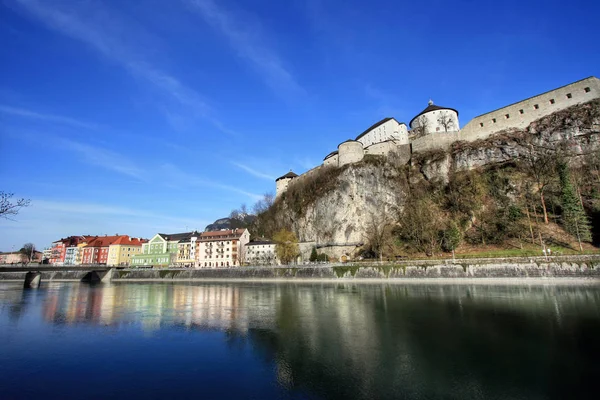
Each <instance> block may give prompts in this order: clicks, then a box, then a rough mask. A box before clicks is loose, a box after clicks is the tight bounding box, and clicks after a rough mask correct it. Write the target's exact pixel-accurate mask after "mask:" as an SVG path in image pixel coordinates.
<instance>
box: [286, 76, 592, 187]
mask: <svg viewBox="0 0 600 400" xmlns="http://www.w3.org/2000/svg"><path fill="white" fill-rule="evenodd" d="M598 98H600V79H598V78H596V77H594V76H591V77H589V78H585V79H582V80H580V81H577V82H573V83H571V84H568V85H565V86H562V87H559V88H557V89H553V90H550V91H548V92H545V93H542V94H539V95H537V96H533V97H530V98H528V99H525V100H521V101H519V102H517V103H513V104H510V105H508V106H505V107H502V108H499V109H497V110H494V111H490V112H487V113H485V114H482V115H479V116H477V117H475V118H473V119H472V120H471V121H469V122H468V123H467V124H466V125H464V126H463V128H462V129H461V128H460V123H459V119H458V111H457V110H455V109H453V108H449V107H442V106H438V105H436V104H433V102H432V101H429V105H428V106H427V107H426V108H425V109H424V110H423V111H421V112H420V113H418V114H417V115H416V116H415V117H414V118H413V119H411V120H410V122H409V126H410V130H409V128H408V127H407V125H406V124H405V123H404V122H398V121H397V120H396V119H395V118H384V119H382V120H381V121H379V122H377V123H376V124H374V125H372V126H370V127H369V128H367V129H366V130H365V131H364V132H362V133H361V134H360V135H358V136H357V137H356V138H355V139H348V140H346V141H345V142H342V143H340V144H339V145H338V147H337V150H335V151H332V152H331V153H329V154H327V156H325V159H324V160H323V164H322V165H319V166H317V167H315V168H313V169H311V170H309V171H307V172H306V173H304V174H303V175H300V176H298V175H297V174H295V173H293V172H292V171H290V172H288V173H287V174H285V175H283V176H281V177H279V178H277V179H276V180H275V182H276V197H278V196H279V195H280V194H281V193H283V192H284V191H285V190H286V189H287V187H288V185H289V184H290V182H292V181H293V180H294V179H298V178H301V177H302V176H304V175H307V174H310V173H313V172H315V171H317V170H319V169H320V168H322V167H327V166H333V167H341V166H344V165H346V164H352V163H356V162H359V161H361V160H362V159H363V158H364V156H365V155H367V154H374V155H388V154H389V153H391V152H395V153H396V154H398V155H399V156H400V157H402V158H403V159H406V162H408V161H409V160H410V157H411V154H412V153H415V152H423V151H427V150H434V149H447V148H448V147H450V145H451V144H452V143H454V142H456V141H468V142H472V141H475V140H479V139H485V138H488V137H490V136H492V135H494V134H495V133H497V132H500V131H504V130H506V129H511V128H516V129H523V128H526V127H527V126H528V125H529V124H530V123H532V122H533V121H535V120H537V119H539V118H542V117H544V116H546V115H549V114H552V113H554V112H556V111H560V110H563V109H565V108H568V107H571V106H574V105H576V104H580V103H587V102H589V101H591V100H593V99H598Z"/></svg>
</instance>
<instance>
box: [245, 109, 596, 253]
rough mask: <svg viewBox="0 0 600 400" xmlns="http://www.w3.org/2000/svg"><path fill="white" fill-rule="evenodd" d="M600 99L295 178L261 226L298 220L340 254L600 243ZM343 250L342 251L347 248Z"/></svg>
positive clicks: (306, 234)
mask: <svg viewBox="0 0 600 400" xmlns="http://www.w3.org/2000/svg"><path fill="white" fill-rule="evenodd" d="M599 138H600V101H598V100H596V101H593V102H590V103H586V104H582V105H577V106H574V107H571V108H569V109H566V110H563V111H560V112H557V113H554V114H552V115H549V116H547V117H544V118H542V119H539V120H537V121H535V122H533V123H532V124H531V125H529V126H528V127H527V128H526V129H523V130H516V129H513V130H509V131H504V132H500V133H497V134H495V135H494V136H493V137H490V138H488V139H486V140H479V141H476V142H456V143H454V144H453V145H452V146H451V148H450V149H448V150H435V151H429V152H426V153H425V152H424V153H413V155H412V158H411V160H410V162H409V163H408V164H403V163H402V162H401V161H400V159H399V157H396V156H395V155H394V154H392V155H390V156H389V157H383V156H367V157H365V159H364V160H363V161H361V162H360V163H356V164H350V165H346V166H344V167H342V168H336V167H321V168H319V169H316V170H314V171H312V172H311V173H310V174H308V175H306V176H302V177H300V178H297V179H296V180H294V181H292V183H291V184H290V186H289V188H288V190H287V191H286V192H285V193H283V194H282V195H281V196H280V197H279V198H277V199H276V200H275V201H272V202H271V204H269V205H268V207H266V208H264V209H263V210H261V211H260V212H259V213H258V216H257V218H256V219H255V220H254V221H253V222H252V225H251V230H252V231H253V232H252V233H253V234H254V235H255V236H264V237H273V235H274V234H275V233H276V232H279V231H281V230H289V231H291V232H294V233H295V235H296V236H297V237H298V239H299V240H300V241H314V242H316V245H317V246H318V247H319V248H322V249H323V250H324V251H327V252H329V253H330V255H331V256H333V257H338V256H339V254H338V253H339V252H343V253H345V254H348V255H350V256H351V257H366V258H378V259H395V258H398V257H405V256H423V255H426V256H434V255H440V254H443V253H451V252H461V253H466V252H474V251H478V250H479V251H481V249H505V250H509V249H519V250H523V251H526V250H528V249H530V250H533V249H535V250H533V251H535V252H537V253H538V254H539V253H540V251H541V249H546V248H549V247H551V248H554V249H555V250H557V249H559V250H560V251H563V252H568V251H584V250H587V251H591V250H594V247H593V246H592V244H593V243H598V238H599V236H600V235H599V232H600V218H599V217H598V216H599V215H600V152H599V149H600V147H599V146H598V140H599ZM336 252H338V253H336Z"/></svg>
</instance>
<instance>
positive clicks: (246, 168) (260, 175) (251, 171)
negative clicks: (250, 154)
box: [231, 162, 275, 181]
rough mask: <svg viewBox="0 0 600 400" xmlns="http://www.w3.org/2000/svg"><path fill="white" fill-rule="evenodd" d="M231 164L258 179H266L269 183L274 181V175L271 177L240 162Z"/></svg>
mask: <svg viewBox="0 0 600 400" xmlns="http://www.w3.org/2000/svg"><path fill="white" fill-rule="evenodd" d="M231 164H233V165H235V166H236V167H238V168H241V169H243V170H244V171H246V172H248V173H249V174H250V175H253V176H256V177H257V178H261V179H266V180H268V181H274V180H275V177H274V176H273V175H269V174H265V173H263V172H260V171H257V170H256V169H254V168H251V167H249V166H247V165H244V164H241V163H238V162H232V163H231Z"/></svg>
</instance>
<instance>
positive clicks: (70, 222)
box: [0, 198, 211, 248]
mask: <svg viewBox="0 0 600 400" xmlns="http://www.w3.org/2000/svg"><path fill="white" fill-rule="evenodd" d="M32 204H33V206H32V207H28V208H26V209H24V210H22V212H21V213H20V214H19V222H18V223H14V224H10V225H4V226H3V229H2V230H0V243H2V245H3V246H4V248H11V246H14V247H16V248H19V247H18V246H21V245H22V243H26V242H30V241H34V242H35V244H36V245H37V246H38V247H39V248H43V247H45V246H48V245H49V244H50V242H51V241H53V240H56V239H57V238H58V237H60V236H63V237H64V236H69V235H80V234H96V235H102V234H115V233H117V232H118V233H123V234H129V235H132V236H141V237H145V238H150V237H152V235H154V234H155V233H156V232H181V231H183V230H184V229H186V227H187V228H189V229H202V228H203V227H204V226H206V225H207V224H209V223H210V222H211V221H206V220H204V219H203V218H198V217H195V216H194V215H193V211H194V209H191V210H190V211H191V213H189V212H188V213H184V214H185V217H180V216H178V215H176V214H175V213H172V212H171V213H169V212H167V213H161V212H156V211H155V210H152V211H151V210H146V209H144V208H142V207H139V205H136V207H135V208H129V207H123V206H117V205H113V204H108V203H107V204H101V203H95V202H78V201H68V200H67V201H63V200H54V199H53V200H49V199H42V198H33V199H32ZM182 215H183V214H182Z"/></svg>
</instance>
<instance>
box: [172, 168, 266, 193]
mask: <svg viewBox="0 0 600 400" xmlns="http://www.w3.org/2000/svg"><path fill="white" fill-rule="evenodd" d="M160 171H161V173H162V174H163V175H164V177H163V180H164V181H168V182H172V184H173V185H175V186H180V187H185V186H187V187H191V186H198V187H212V188H216V189H223V190H227V191H229V192H235V193H239V194H242V195H244V196H247V197H249V198H251V199H253V200H260V199H261V198H262V197H263V196H261V195H258V194H256V193H251V192H248V191H246V190H243V189H240V188H238V187H236V186H232V185H226V184H222V183H218V182H213V181H211V180H209V179H205V178H202V177H199V176H196V175H193V174H190V173H188V172H185V171H182V170H181V169H180V168H178V167H177V166H175V165H173V164H169V163H165V164H163V165H162V166H161V167H160Z"/></svg>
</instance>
